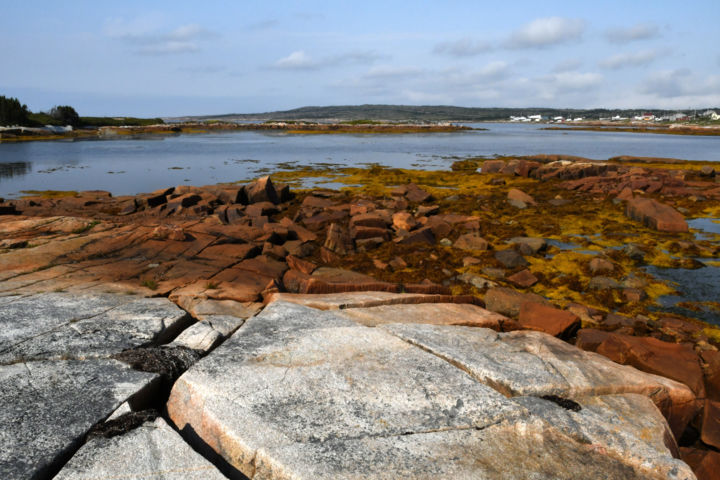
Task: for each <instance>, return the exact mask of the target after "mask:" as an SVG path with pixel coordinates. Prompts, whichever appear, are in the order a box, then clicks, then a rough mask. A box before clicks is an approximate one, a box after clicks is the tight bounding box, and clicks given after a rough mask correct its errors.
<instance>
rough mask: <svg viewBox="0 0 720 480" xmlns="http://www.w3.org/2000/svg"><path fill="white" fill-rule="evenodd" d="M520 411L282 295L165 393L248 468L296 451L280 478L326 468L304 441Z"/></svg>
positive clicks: (474, 422)
mask: <svg viewBox="0 0 720 480" xmlns="http://www.w3.org/2000/svg"><path fill="white" fill-rule="evenodd" d="M230 379H242V381H241V382H233V381H230ZM408 380H410V381H408ZM460 392H462V393H460ZM458 395H460V396H458ZM199 405H204V407H203V408H202V409H201V408H198V406H199ZM520 411H521V409H520V408H517V407H514V406H513V404H512V403H511V402H510V401H509V400H507V399H505V398H504V397H503V396H502V395H500V394H498V393H497V392H495V391H494V390H492V389H491V388H489V387H486V386H484V385H481V384H479V383H477V382H475V381H473V380H472V379H471V378H470V377H469V376H467V375H466V374H465V373H463V372H462V371H460V370H458V369H456V368H454V367H452V366H451V365H450V364H448V363H447V362H445V361H442V360H440V359H439V358H437V357H435V356H433V355H430V354H428V353H426V352H423V351H422V350H420V349H417V348H415V347H412V346H411V345H409V344H408V343H406V342H403V341H400V340H399V339H397V338H395V337H393V336H392V335H388V334H387V333H386V332H383V331H381V330H378V329H370V328H367V327H362V326H357V324H356V323H354V322H352V321H349V320H344V319H341V318H339V317H337V316H335V315H333V314H330V313H328V312H321V311H317V310H313V309H308V308H306V307H302V306H299V305H293V304H287V303H282V302H276V303H273V304H271V305H270V306H268V307H267V309H266V310H265V311H263V312H262V313H261V314H260V315H258V316H256V317H254V318H252V319H250V320H248V322H247V323H246V325H245V326H244V327H243V328H242V329H241V330H240V331H238V333H236V334H235V335H234V336H233V337H232V338H231V339H230V340H228V341H226V342H225V343H224V344H223V345H222V346H221V347H219V348H218V349H217V350H215V351H214V352H213V353H211V354H210V355H209V356H208V357H206V358H205V359H203V360H202V361H200V362H199V363H197V364H196V365H195V366H194V367H193V368H191V369H190V370H188V371H187V372H186V373H185V374H184V375H183V376H182V377H181V378H180V379H179V380H178V382H176V384H175V386H174V388H173V391H172V393H171V395H170V399H169V401H168V412H169V415H170V417H171V419H172V420H173V422H175V424H176V425H177V426H178V428H180V429H181V430H182V429H184V428H186V427H191V428H193V429H194V431H195V432H196V433H197V434H198V435H199V436H200V437H201V438H202V439H203V441H204V442H205V443H207V444H208V445H210V446H211V447H213V448H215V449H216V451H218V452H219V453H221V454H222V455H223V456H224V458H225V459H226V460H227V461H228V462H230V463H231V464H233V465H234V466H235V467H236V468H238V469H239V470H241V471H243V472H244V473H246V474H252V473H253V471H254V465H257V464H258V463H259V462H258V459H257V458H256V455H260V458H264V459H265V462H273V461H277V460H276V459H282V458H283V457H285V455H288V454H290V455H293V457H294V458H295V460H294V461H293V462H292V463H291V464H287V465H285V466H284V468H286V469H289V470H288V471H287V473H286V474H285V475H287V476H290V475H291V473H290V472H292V471H295V470H296V469H299V470H298V471H299V472H302V471H303V469H304V468H316V467H317V466H320V467H321V468H322V467H323V465H318V464H317V458H315V457H313V456H311V457H305V456H304V455H302V451H303V448H305V447H306V446H307V445H312V443H317V442H319V443H320V444H325V442H331V443H332V442H335V441H341V442H344V441H350V442H353V441H356V440H357V439H364V438H367V439H372V438H377V437H394V436H399V435H402V434H405V433H407V432H411V433H427V432H433V431H443V430H455V429H467V428H473V429H475V428H484V427H487V426H489V425H492V424H493V423H496V422H498V421H499V420H501V419H503V418H507V417H510V416H512V415H513V414H515V413H519V412H520ZM329 445H330V444H325V446H326V447H327V446H329ZM288 449H289V450H290V451H288ZM263 463H264V462H263ZM368 466H369V465H368ZM355 468H358V466H357V465H356V466H355ZM338 473H339V474H340V475H342V473H343V472H338ZM256 474H257V473H256ZM386 475H387V473H386ZM283 477H284V476H283ZM268 478H271V477H268ZM278 478H281V477H278ZM334 478H338V477H334Z"/></svg>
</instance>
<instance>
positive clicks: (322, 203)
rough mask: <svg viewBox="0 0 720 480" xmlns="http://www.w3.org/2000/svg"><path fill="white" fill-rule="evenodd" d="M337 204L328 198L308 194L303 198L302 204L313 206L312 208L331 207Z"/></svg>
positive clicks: (303, 205)
mask: <svg viewBox="0 0 720 480" xmlns="http://www.w3.org/2000/svg"><path fill="white" fill-rule="evenodd" d="M334 205H336V203H335V202H333V201H332V200H330V199H327V198H321V197H316V196H314V195H308V196H307V197H305V199H304V200H303V202H302V204H301V206H302V207H312V208H329V207H332V206H334Z"/></svg>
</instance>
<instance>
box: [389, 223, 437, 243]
mask: <svg viewBox="0 0 720 480" xmlns="http://www.w3.org/2000/svg"><path fill="white" fill-rule="evenodd" d="M395 242H397V243H399V244H401V245H408V244H412V243H428V244H430V245H433V244H435V235H434V234H433V230H432V228H430V227H422V228H419V229H417V230H414V231H412V232H410V233H408V234H407V235H405V236H404V237H400V238H396V239H395Z"/></svg>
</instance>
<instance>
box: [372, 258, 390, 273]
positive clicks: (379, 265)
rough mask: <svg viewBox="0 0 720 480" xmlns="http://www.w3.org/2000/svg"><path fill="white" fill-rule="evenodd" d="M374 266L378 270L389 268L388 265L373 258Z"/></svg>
mask: <svg viewBox="0 0 720 480" xmlns="http://www.w3.org/2000/svg"><path fill="white" fill-rule="evenodd" d="M373 266H374V267H375V268H377V269H378V270H385V269H386V268H387V267H388V264H387V263H385V262H383V261H380V260H378V259H377V258H373Z"/></svg>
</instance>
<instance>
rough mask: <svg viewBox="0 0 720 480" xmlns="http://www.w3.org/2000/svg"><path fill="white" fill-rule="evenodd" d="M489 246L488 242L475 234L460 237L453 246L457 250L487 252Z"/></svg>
mask: <svg viewBox="0 0 720 480" xmlns="http://www.w3.org/2000/svg"><path fill="white" fill-rule="evenodd" d="M488 245H489V244H488V241H487V240H485V239H484V238H482V237H481V236H480V235H476V234H474V233H466V234H464V235H460V236H459V237H458V239H457V240H456V241H455V243H454V244H453V246H454V247H455V248H459V249H461V250H487V249H488Z"/></svg>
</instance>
